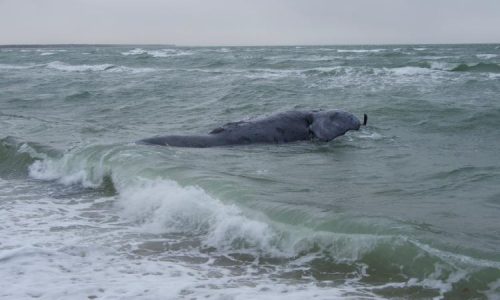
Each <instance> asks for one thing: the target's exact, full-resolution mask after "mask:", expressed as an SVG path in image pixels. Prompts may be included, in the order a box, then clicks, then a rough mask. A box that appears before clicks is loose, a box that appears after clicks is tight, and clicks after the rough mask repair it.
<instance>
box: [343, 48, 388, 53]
mask: <svg viewBox="0 0 500 300" xmlns="http://www.w3.org/2000/svg"><path fill="white" fill-rule="evenodd" d="M385 50H386V49H337V52H339V53H378V52H382V51H385Z"/></svg>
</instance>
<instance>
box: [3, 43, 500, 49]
mask: <svg viewBox="0 0 500 300" xmlns="http://www.w3.org/2000/svg"><path fill="white" fill-rule="evenodd" d="M497 44H500V42H470V43H454V42H452V43H366V44H363V43H352V44H347V43H345V44H344V43H338V44H333V43H332V44H328V43H326V44H275V45H272V44H271V45H265V44H255V45H224V44H219V45H218V44H214V45H189V44H185V45H178V44H172V43H53V44H50V43H42V44H37V43H33V44H31V43H21V44H0V47H2V48H9V47H11V48H22V47H40V46H42V47H44V46H70V47H85V46H101V47H120V46H163V47H165V46H167V47H193V48H198V47H199V48H201V47H318V46H323V47H324V46H329V47H331V46H341V47H342V46H409V45H426V46H433V45H436V46H437V45H497Z"/></svg>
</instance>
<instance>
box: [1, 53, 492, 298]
mask: <svg viewBox="0 0 500 300" xmlns="http://www.w3.org/2000/svg"><path fill="white" fill-rule="evenodd" d="M499 92H500V46H498V45H440V46H435V45H415V46H413V45H400V46H316V47H228V48H217V47H214V48H182V47H165V46H113V47H104V46H79V47H76V46H33V47H2V48H0V215H1V216H0V217H1V219H2V220H3V222H2V224H1V225H0V237H1V238H0V275H1V278H3V281H4V282H5V283H6V285H5V287H3V288H2V289H1V290H0V297H1V298H15V299H23V298H32V297H34V298H38V299H61V298H68V297H70V298H90V299H93V298H98V299H101V298H104V299H141V298H142V299H201V298H205V297H210V298H212V299H256V298H258V299H284V298H286V299H308V298H317V299H336V298H339V299H346V298H347V299H349V298H351V299H386V298H389V299H391V298H397V299H399V298H411V299H429V298H436V299H443V298H444V299H498V298H499V295H500V223H499V221H498V215H499V212H500V185H499V184H500V161H499V160H498V158H497V156H498V153H499V151H500V131H499V130H498V125H500V121H499V120H500V102H499V97H498V95H499ZM318 108H324V109H335V108H340V109H344V110H347V111H350V112H353V113H355V114H357V115H358V116H362V114H363V113H367V114H368V116H369V120H368V126H366V127H363V128H362V129H361V130H360V131H358V132H349V133H348V134H347V135H346V136H343V137H340V138H338V139H336V140H334V141H332V142H330V143H320V142H317V141H307V142H297V143H291V144H284V145H247V146H235V147H218V148H207V149H186V148H169V147H151V146H144V145H136V144H134V141H136V140H139V139H142V138H145V137H150V136H153V135H156V134H166V133H192V134H198V133H206V132H208V131H210V130H211V129H212V128H215V127H218V126H220V125H221V124H224V123H226V122H231V121H238V120H244V119H252V118H256V117H262V116H267V115H270V114H273V113H277V112H282V111H287V110H293V109H300V110H308V109H318ZM55 282H57V284H54V283H55Z"/></svg>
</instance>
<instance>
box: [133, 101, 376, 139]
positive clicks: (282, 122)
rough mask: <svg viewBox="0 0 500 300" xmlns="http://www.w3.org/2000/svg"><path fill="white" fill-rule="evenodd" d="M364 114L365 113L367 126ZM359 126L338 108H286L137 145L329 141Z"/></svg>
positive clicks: (349, 115) (352, 118)
mask: <svg viewBox="0 0 500 300" xmlns="http://www.w3.org/2000/svg"><path fill="white" fill-rule="evenodd" d="M366 120H367V116H366V115H365V116H364V125H366ZM360 125H361V122H360V121H359V119H358V118H357V117H356V116H354V115H353V114H351V113H349V112H345V111H341V110H332V111H288V112H283V113H279V114H275V115H272V116H270V117H267V118H262V119H256V120H250V121H240V122H232V123H227V124H225V125H223V126H222V127H218V128H215V129H214V130H212V131H211V132H210V133H208V134H206V135H166V136H156V137H152V138H147V139H143V140H140V141H138V143H139V144H147V145H162V146H172V147H194V148H205V147H216V146H228V145H246V144H254V143H260V144H271V143H274V144H281V143H289V142H295V141H302V140H312V139H317V140H320V141H324V142H327V141H331V140H333V139H334V138H336V137H338V136H341V135H344V134H345V133H346V132H347V131H349V130H358V129H359V127H360Z"/></svg>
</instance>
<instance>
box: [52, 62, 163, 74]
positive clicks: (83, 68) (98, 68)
mask: <svg viewBox="0 0 500 300" xmlns="http://www.w3.org/2000/svg"><path fill="white" fill-rule="evenodd" d="M46 66H47V67H48V68H50V69H55V70H59V71H64V72H103V71H104V72H125V73H145V72H154V71H156V70H155V69H153V68H132V67H126V66H116V65H112V64H100V65H69V64H66V63H63V62H60V61H54V62H51V63H48V64H47V65H46Z"/></svg>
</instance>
